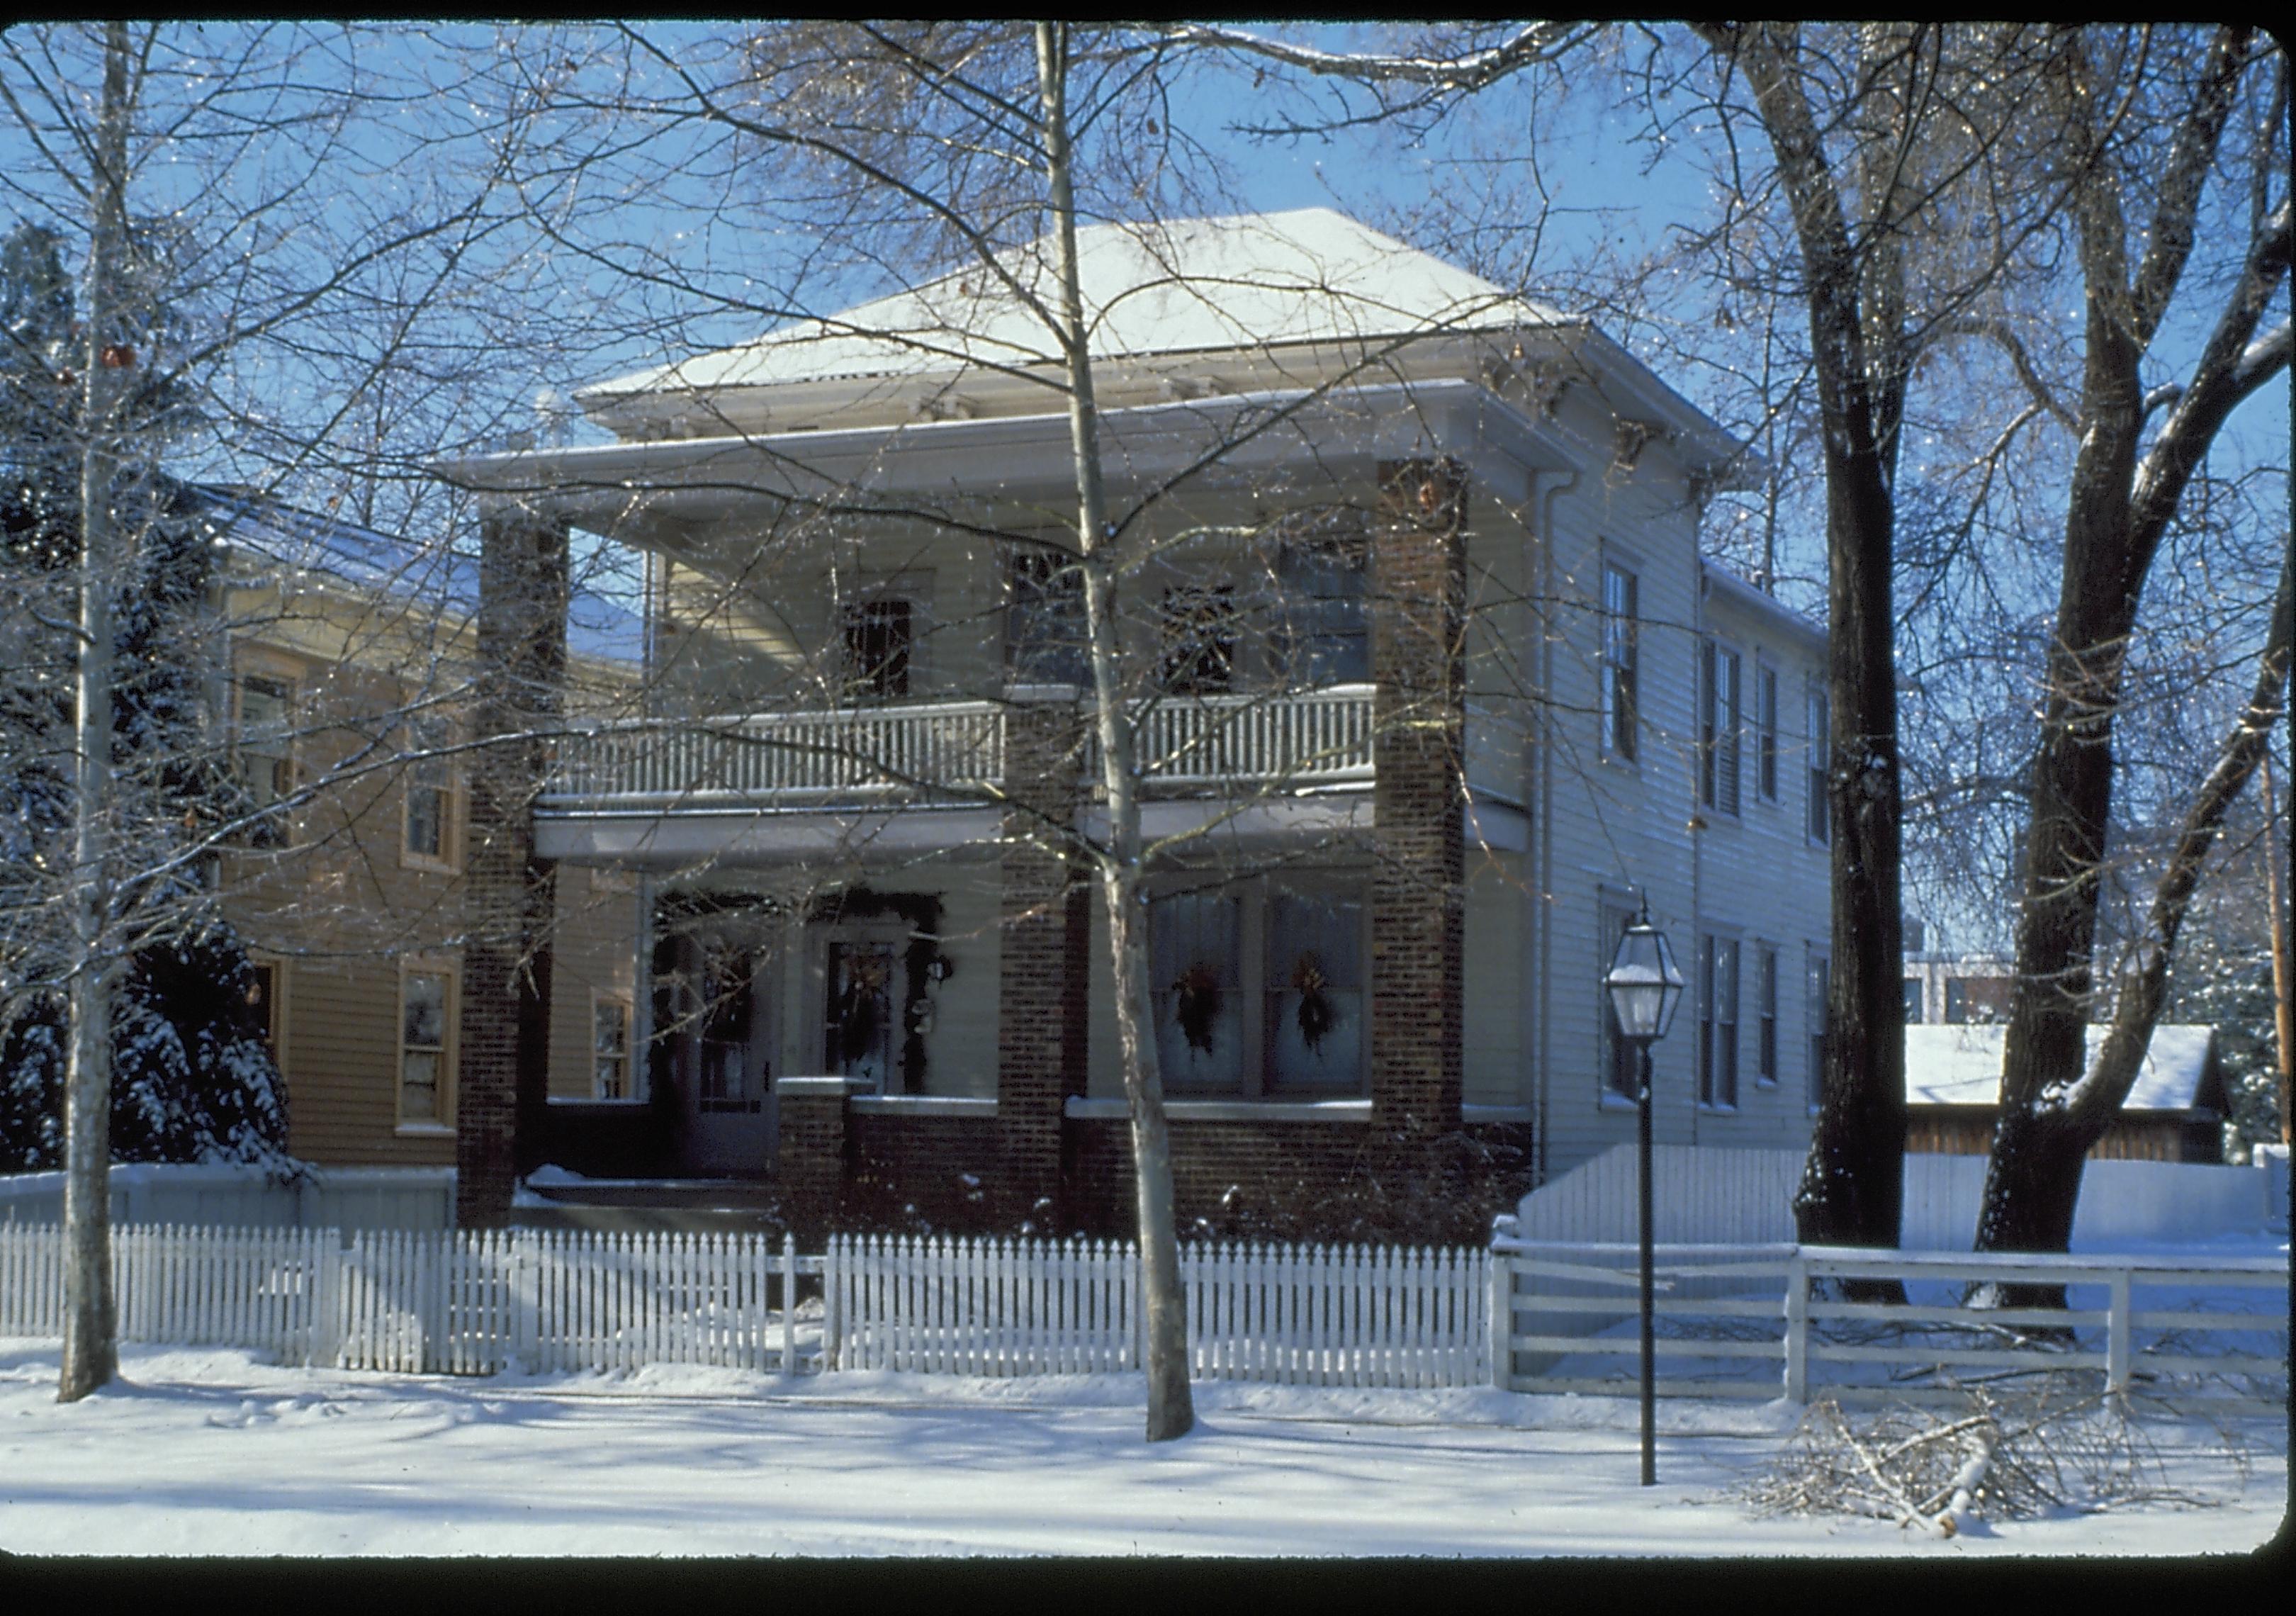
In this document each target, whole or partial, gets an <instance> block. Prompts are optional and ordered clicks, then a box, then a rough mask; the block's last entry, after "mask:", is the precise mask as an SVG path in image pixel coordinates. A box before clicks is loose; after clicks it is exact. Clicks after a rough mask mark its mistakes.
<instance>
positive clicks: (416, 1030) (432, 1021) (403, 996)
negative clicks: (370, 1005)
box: [398, 965, 455, 1128]
mask: <svg viewBox="0 0 2296 1616" xmlns="http://www.w3.org/2000/svg"><path fill="white" fill-rule="evenodd" d="M398 996H399V1015H398V1120H399V1124H400V1125H401V1126H402V1127H410V1126H411V1127H414V1128H440V1127H444V1126H446V1125H447V1123H448V1122H449V1121H450V1120H452V1119H451V1118H450V1117H449V1115H448V1110H447V1092H448V1091H447V1079H448V1064H447V1052H448V1050H449V1048H450V1047H451V1040H450V1033H451V1031H452V1018H453V1015H454V1000H455V996H454V979H453V977H452V975H451V974H450V973H449V972H446V971H444V970H440V969H439V968H436V967H430V968H423V967H418V966H412V965H410V966H408V967H407V968H406V970H405V971H404V972H402V973H401V974H400V977H399V987H398Z"/></svg>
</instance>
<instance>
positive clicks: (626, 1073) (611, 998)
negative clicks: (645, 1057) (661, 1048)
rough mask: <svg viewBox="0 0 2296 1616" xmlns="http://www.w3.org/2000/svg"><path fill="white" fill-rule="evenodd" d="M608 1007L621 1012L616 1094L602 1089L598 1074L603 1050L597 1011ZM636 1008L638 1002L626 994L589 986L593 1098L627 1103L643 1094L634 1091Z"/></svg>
mask: <svg viewBox="0 0 2296 1616" xmlns="http://www.w3.org/2000/svg"><path fill="white" fill-rule="evenodd" d="M610 1007H611V1008H612V1009H616V1010H619V1011H620V1012H621V1013H622V1048H621V1057H620V1058H621V1062H622V1092H621V1093H620V1094H618V1095H610V1094H607V1093H605V1092H604V1087H605V1086H604V1084H603V1082H602V1081H601V1080H600V1079H599V1075H598V1067H599V1065H600V1063H601V1062H602V1061H603V1059H604V1058H605V1051H603V1049H602V1048H601V1047H600V1046H599V1043H598V1013H599V1012H600V1011H601V1010H604V1009H608V1008H610ZM636 1012H637V1006H636V1005H635V1002H634V1001H633V1000H632V998H631V997H630V996H629V995H628V994H626V993H613V992H607V991H604V990H602V989H600V988H592V989H591V990H590V1097H591V1098H592V1099H593V1100H597V1101H603V1102H608V1103H635V1102H636V1101H638V1100H640V1099H642V1098H644V1096H643V1095H640V1094H639V1093H638V1092H637V1059H636V1055H635V1052H634V1044H635V1038H636V1033H637V1014H636Z"/></svg>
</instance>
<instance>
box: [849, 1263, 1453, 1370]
mask: <svg viewBox="0 0 2296 1616" xmlns="http://www.w3.org/2000/svg"><path fill="white" fill-rule="evenodd" d="M824 1273H825V1274H826V1275H827V1276H828V1279H827V1284H828V1286H829V1290H828V1312H827V1317H826V1320H825V1322H824V1331H825V1333H826V1336H825V1347H824V1351H825V1353H826V1355H827V1356H828V1358H830V1360H831V1361H832V1363H833V1364H834V1365H835V1366H837V1367H840V1368H848V1369H911V1370H923V1371H926V1372H929V1373H932V1372H944V1373H951V1374H983V1375H1005V1374H1087V1373H1092V1372H1095V1371H1102V1370H1122V1369H1132V1368H1135V1367H1136V1366H1138V1364H1139V1362H1140V1356H1139V1354H1140V1345H1139V1331H1140V1301H1139V1280H1138V1259H1137V1254H1136V1248H1134V1247H1132V1246H1128V1245H1120V1244H1117V1243H1111V1242H1094V1241H1071V1242H1064V1243H1052V1242H1030V1241H1001V1240H999V1241H976V1240H951V1239H947V1238H912V1237H900V1236H893V1237H886V1236H865V1237H855V1236H839V1237H837V1238H835V1239H833V1240H832V1242H831V1243H830V1249H829V1255H828V1257H827V1258H826V1259H825V1260H824ZM1180 1284H1181V1287H1182V1291H1183V1293H1184V1296H1185V1303H1186V1307H1187V1315H1188V1351H1189V1368H1190V1373H1191V1374H1193V1376H1194V1377H1195V1378H1197V1379H1199V1380H1259V1381H1276V1382H1284V1383H1287V1384H1294V1385H1324V1386H1467V1385H1477V1384H1483V1383H1487V1382H1488V1380H1489V1377H1490V1360H1489V1358H1488V1336H1489V1325H1488V1287H1489V1267H1488V1253H1486V1252H1484V1251H1480V1250H1464V1251H1463V1250H1436V1249H1432V1248H1419V1249H1410V1248H1402V1247H1374V1246H1346V1247H1340V1246H1333V1247H1324V1246H1305V1247H1303V1246H1276V1245H1268V1244H1244V1245H1218V1246H1214V1245H1188V1246H1183V1247H1182V1248H1181V1251H1180Z"/></svg>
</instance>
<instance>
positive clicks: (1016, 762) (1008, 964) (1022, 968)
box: [996, 685, 1091, 1229]
mask: <svg viewBox="0 0 2296 1616" xmlns="http://www.w3.org/2000/svg"><path fill="white" fill-rule="evenodd" d="M1008 694H1009V703H1010V704H1009V705H1008V706H1007V707H1006V708H1005V791H1006V792H1007V793H1008V795H1009V797H1010V799H1011V800H1012V802H1013V807H1012V808H1011V809H1010V810H1008V811H1007V813H1006V814H1005V827H1004V832H1005V853H1004V860H1003V868H1002V870H1001V872H1000V875H1001V882H1002V898H1001V907H1000V923H999V926H998V944H997V947H998V954H999V957H1000V961H1001V964H1000V965H999V968H998V971H997V984H996V1123H997V1131H998V1133H999V1134H1000V1136H1002V1140H1003V1146H1004V1155H1005V1176H1006V1184H1007V1185H1008V1186H1009V1193H1010V1194H1011V1196H1012V1205H1013V1210H1014V1211H1015V1212H1016V1213H1017V1214H1018V1215H1019V1216H1020V1217H1022V1218H1032V1219H1033V1220H1034V1221H1035V1222H1036V1224H1037V1226H1038V1227H1039V1228H1040V1229H1041V1228H1045V1227H1046V1226H1047V1224H1046V1219H1045V1218H1044V1217H1042V1216H1040V1215H1038V1214H1037V1213H1036V1211H1035V1210H1034V1209H1035V1207H1036V1204H1037V1202H1039V1201H1043V1200H1051V1201H1052V1202H1054V1208H1053V1209H1052V1210H1053V1211H1054V1213H1055V1214H1056V1215H1057V1212H1058V1210H1059V1202H1060V1199H1061V1197H1060V1189H1061V1182H1060V1181H1061V1128H1062V1102H1063V1101H1064V1100H1065V1099H1066V1098H1067V1096H1068V1095H1072V1094H1082V1093H1083V1092H1084V1082H1085V1025H1086V1023H1085V1015H1086V1008H1085V1006H1086V995H1087V981H1086V972H1087V960H1088V959H1089V957H1090V947H1091V942H1090V939H1091V931H1090V920H1089V915H1090V909H1089V907H1088V893H1087V890H1086V888H1085V886H1084V883H1083V882H1080V881H1079V880H1078V878H1077V873H1076V869H1075V866H1074V865H1072V864H1071V863H1070V861H1069V860H1068V859H1066V858H1065V857H1062V855H1061V852H1060V850H1059V849H1058V848H1057V846H1056V845H1055V843H1054V836H1055V834H1056V831H1055V830H1054V827H1057V826H1061V825H1066V824H1070V823H1072V819H1073V816H1074V814H1075V812H1076V794H1077V779H1078V770H1079V768H1080V767H1081V766H1082V762H1083V755H1082V750H1081V748H1082V742H1083V738H1084V733H1085V730H1084V718H1083V712H1082V709H1081V708H1080V707H1079V705H1078V701H1079V697H1078V692H1077V691H1076V689H1075V688H1074V687H1073V686H1070V685H1015V686H1013V689H1012V690H1011V691H1010V692H1009V693H1008Z"/></svg>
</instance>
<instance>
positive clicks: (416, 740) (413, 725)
mask: <svg viewBox="0 0 2296 1616" xmlns="http://www.w3.org/2000/svg"><path fill="white" fill-rule="evenodd" d="M406 735H407V745H408V747H409V749H410V751H411V753H412V755H411V756H410V757H409V759H408V760H407V765H406V852H407V856H408V857H413V858H422V859H429V860H430V861H432V862H434V863H438V864H445V863H447V861H448V854H449V853H450V852H451V851H452V849H453V846H454V843H453V841H452V837H453V835H454V830H453V819H454V800H455V763H454V759H453V756H452V754H451V751H450V750H449V749H450V748H451V747H452V746H453V744H454V736H453V732H452V730H451V728H450V726H448V725H447V721H446V720H445V719H444V718H439V717H438V716H436V715H435V714H422V715H418V716H417V717H415V718H412V719H410V720H408V722H407V726H406Z"/></svg>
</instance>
